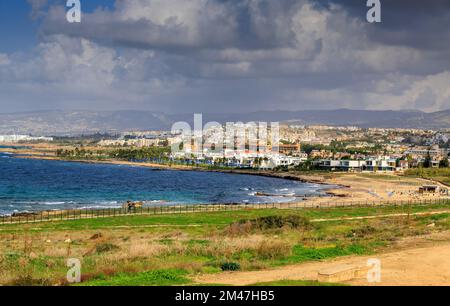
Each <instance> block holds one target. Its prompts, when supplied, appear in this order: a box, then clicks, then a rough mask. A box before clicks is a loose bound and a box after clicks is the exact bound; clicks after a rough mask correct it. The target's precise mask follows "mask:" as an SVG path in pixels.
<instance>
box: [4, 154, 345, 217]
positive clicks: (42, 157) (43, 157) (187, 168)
mask: <svg viewBox="0 0 450 306" xmlns="http://www.w3.org/2000/svg"><path fill="white" fill-rule="evenodd" d="M0 153H4V154H5V153H7V154H8V155H10V157H11V158H17V159H33V160H47V161H60V162H71V163H83V164H105V165H125V166H130V167H145V168H152V169H156V170H161V171H196V172H212V173H224V174H239V175H252V176H261V177H269V178H274V179H283V180H291V181H297V182H301V183H305V184H317V185H329V184H327V183H326V182H324V181H322V180H317V179H310V180H308V179H305V178H303V177H302V178H300V177H296V176H293V175H285V174H286V173H275V172H269V171H261V172H256V171H251V170H239V169H206V168H202V167H192V166H181V165H173V166H169V165H162V164H155V163H148V162H147V163H142V162H130V161H122V160H76V159H64V158H59V157H56V156H47V155H39V154H27V155H21V154H24V153H20V152H11V151H5V150H0ZM335 188H338V186H336V185H332V186H331V185H330V186H329V188H322V189H320V191H321V192H322V194H321V195H319V194H318V195H307V194H304V195H295V197H296V198H297V199H296V200H293V201H285V202H273V203H272V202H267V203H260V204H256V203H208V204H205V203H193V204H187V203H178V204H175V203H174V204H169V205H168V204H167V203H166V204H165V205H161V206H167V207H171V206H196V205H198V206H204V205H216V206H239V205H241V206H243V207H245V206H252V205H272V204H273V205H277V206H280V207H281V206H285V205H289V204H295V203H302V202H306V201H310V200H311V199H314V198H328V199H330V198H331V197H333V196H335V195H334V193H332V191H331V190H333V189H335ZM265 195H266V194H265V193H264V192H261V193H260V195H259V196H265ZM267 195H268V196H269V194H267ZM270 196H275V195H272V194H270ZM280 197H283V198H284V197H286V196H285V195H280ZM146 207H147V206H146ZM148 207H152V206H148ZM108 208H111V209H118V208H119V207H105V208H88V210H93V211H95V210H102V209H108ZM78 210H83V209H77V208H73V209H72V208H63V209H43V210H31V211H29V210H21V211H16V212H11V213H8V214H7V215H3V216H11V215H12V216H13V217H14V216H26V215H34V214H39V213H50V214H61V213H64V212H69V211H78Z"/></svg>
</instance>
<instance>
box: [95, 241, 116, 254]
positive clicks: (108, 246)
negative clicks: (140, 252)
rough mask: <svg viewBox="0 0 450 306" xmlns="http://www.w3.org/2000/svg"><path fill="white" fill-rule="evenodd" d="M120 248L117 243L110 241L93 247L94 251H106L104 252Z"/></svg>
mask: <svg viewBox="0 0 450 306" xmlns="http://www.w3.org/2000/svg"><path fill="white" fill-rule="evenodd" d="M118 249H120V248H119V247H118V246H117V245H115V244H112V243H102V244H98V245H97V246H96V247H95V251H96V252H97V253H106V252H112V251H116V250H118Z"/></svg>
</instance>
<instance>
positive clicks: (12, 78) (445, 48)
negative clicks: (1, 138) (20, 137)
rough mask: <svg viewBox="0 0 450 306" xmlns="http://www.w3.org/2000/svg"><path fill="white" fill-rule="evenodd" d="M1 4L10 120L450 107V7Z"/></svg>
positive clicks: (396, 2)
mask: <svg viewBox="0 0 450 306" xmlns="http://www.w3.org/2000/svg"><path fill="white" fill-rule="evenodd" d="M65 4H66V1H63V0H14V1H11V0H0V39H1V40H0V41H1V43H0V112H2V113H9V112H26V111H39V110H54V109H55V110H56V109H57V110H78V109H83V110H125V109H127V110H131V109H132V110H152V111H162V112H167V113H193V112H208V113H211V112H215V113H218V112H225V113H238V112H253V111H261V110H310V109H327V110H328V109H339V108H351V109H374V110H380V109H392V110H413V109H415V110H422V111H426V112H432V111H439V110H445V109H450V30H449V29H450V1H448V0H428V1H422V0H408V1H404V0H381V4H382V9H381V14H382V15H381V16H382V22H381V23H368V22H367V20H366V13H367V11H368V9H369V8H368V7H366V1H365V0H341V1H337V0H277V1H275V0H81V9H82V20H81V23H69V22H67V20H66V12H67V9H68V8H67V7H66V5H65Z"/></svg>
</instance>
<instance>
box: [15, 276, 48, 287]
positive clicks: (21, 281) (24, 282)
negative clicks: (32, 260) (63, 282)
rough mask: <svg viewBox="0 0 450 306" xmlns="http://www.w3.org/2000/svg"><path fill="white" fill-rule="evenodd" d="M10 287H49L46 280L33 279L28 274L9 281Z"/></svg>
mask: <svg viewBox="0 0 450 306" xmlns="http://www.w3.org/2000/svg"><path fill="white" fill-rule="evenodd" d="M9 285H10V286H15V287H30V286H43V287H48V286H51V285H52V284H51V282H50V280H48V279H46V278H41V279H35V278H33V277H32V276H31V275H30V274H26V275H22V276H19V277H18V278H16V279H14V280H13V281H11V283H10V284H9Z"/></svg>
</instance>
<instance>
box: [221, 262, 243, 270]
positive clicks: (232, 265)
mask: <svg viewBox="0 0 450 306" xmlns="http://www.w3.org/2000/svg"><path fill="white" fill-rule="evenodd" d="M220 269H221V270H222V271H239V270H240V269H241V265H240V264H239V263H237V262H224V263H223V264H221V265H220Z"/></svg>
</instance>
